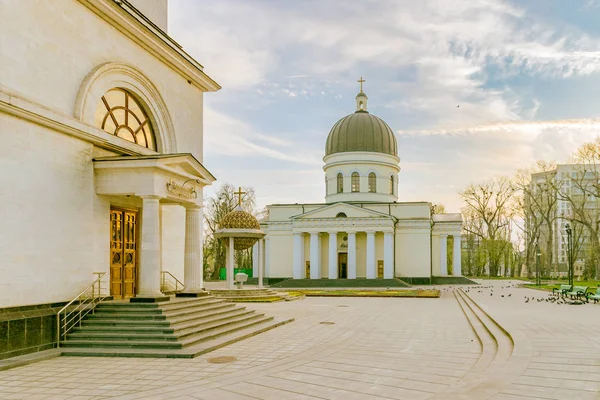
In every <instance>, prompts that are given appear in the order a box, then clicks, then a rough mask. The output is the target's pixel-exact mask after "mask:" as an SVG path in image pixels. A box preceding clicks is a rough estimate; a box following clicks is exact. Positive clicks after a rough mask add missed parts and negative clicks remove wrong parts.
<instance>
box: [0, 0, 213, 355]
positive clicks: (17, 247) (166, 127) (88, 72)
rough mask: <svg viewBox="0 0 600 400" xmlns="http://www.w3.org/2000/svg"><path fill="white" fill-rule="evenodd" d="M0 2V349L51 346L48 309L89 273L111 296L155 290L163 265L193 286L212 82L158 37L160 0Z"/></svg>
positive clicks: (73, 292) (162, 27)
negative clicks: (104, 282)
mask: <svg viewBox="0 0 600 400" xmlns="http://www.w3.org/2000/svg"><path fill="white" fill-rule="evenodd" d="M136 6H138V7H139V8H136ZM144 13H146V14H144ZM1 14H2V15H1V24H2V30H3V32H5V35H7V36H8V37H4V38H3V45H2V46H0V53H1V57H2V58H1V59H2V62H1V63H0V76H1V77H2V80H1V87H0V142H1V143H2V145H1V147H0V175H1V177H2V179H1V181H2V189H0V204H2V208H1V209H0V210H1V211H0V219H1V220H2V226H1V228H0V237H1V239H0V253H1V254H2V258H3V260H2V262H0V310H1V311H2V312H0V317H1V318H0V335H3V337H1V338H0V339H2V340H0V343H2V344H6V345H5V346H4V347H3V348H0V358H4V357H8V356H13V355H18V354H19V353H23V352H28V351H33V350H39V349H42V348H44V346H46V347H47V346H52V341H53V338H52V335H53V333H52V329H53V326H55V324H54V323H53V322H52V317H53V312H54V314H55V310H54V308H56V307H58V306H60V305H61V304H64V303H65V302H67V301H69V300H71V299H73V298H74V297H75V296H77V295H78V293H80V292H81V291H82V289H84V288H85V287H86V286H88V285H89V284H90V283H92V282H93V281H94V280H95V279H96V277H98V276H99V275H101V274H105V276H106V279H107V281H108V285H109V287H108V288H107V290H109V291H110V294H111V295H112V296H113V297H114V298H129V297H147V298H153V297H159V296H162V293H161V275H162V274H163V272H164V271H165V270H170V272H172V274H173V275H175V276H177V277H178V278H179V279H180V280H185V284H186V290H192V291H193V290H199V289H201V287H202V270H201V268H202V246H201V243H202V222H203V221H202V208H201V207H202V199H203V197H202V193H203V187H204V186H206V185H209V184H211V182H213V181H214V180H215V178H214V177H213V176H212V175H211V174H210V172H209V171H208V170H207V169H206V168H205V167H204V166H203V165H202V159H203V141H202V136H203V131H202V129H203V128H202V127H203V102H204V100H203V96H204V93H205V92H213V91H216V90H218V89H219V88H220V87H219V85H218V84H217V83H216V82H215V81H213V80H212V79H211V78H210V77H209V76H208V75H206V74H205V73H204V72H203V67H202V65H200V64H199V63H198V62H197V61H195V60H194V59H193V58H191V57H190V56H189V55H188V54H187V53H185V51H183V49H182V48H181V47H180V46H179V45H178V44H177V43H176V42H175V41H174V40H173V39H172V38H170V37H169V36H168V35H167V33H166V31H167V26H166V23H167V1H166V0H135V1H134V0H131V1H122V0H121V1H113V0H93V1H92V0H61V1H51V2H48V1H18V2H5V3H4V4H2V13H1ZM163 250H164V251H163ZM30 309H31V310H36V311H35V313H33V314H32V315H29V314H27V315H25V316H23V314H21V317H20V318H17V317H15V318H13V319H11V318H12V317H11V315H12V316H14V315H16V314H14V311H15V310H18V311H19V312H21V311H23V310H30ZM39 310H44V311H43V312H42V311H39ZM53 310H54V311H53ZM46 317H47V318H46ZM53 324H54V325H53ZM36 332H37V333H36ZM6 335H8V336H7V337H4V336H6ZM32 349H33V350H32Z"/></svg>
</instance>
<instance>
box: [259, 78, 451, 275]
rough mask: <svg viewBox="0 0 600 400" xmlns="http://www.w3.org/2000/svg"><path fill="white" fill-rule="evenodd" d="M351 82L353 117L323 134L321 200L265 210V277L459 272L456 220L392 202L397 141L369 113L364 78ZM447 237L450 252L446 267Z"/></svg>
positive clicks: (425, 207)
mask: <svg viewBox="0 0 600 400" xmlns="http://www.w3.org/2000/svg"><path fill="white" fill-rule="evenodd" d="M358 82H359V83H360V92H359V93H358V95H357V96H356V110H355V112H354V113H352V114H349V115H347V116H345V117H343V118H341V119H340V120H338V121H337V122H336V123H335V124H334V125H333V127H332V128H331V131H330V132H329V135H328V136H327V140H326V144H325V156H324V157H323V162H324V166H323V171H324V173H325V202H324V203H308V204H273V205H269V206H267V209H268V213H267V216H266V217H265V218H264V219H263V220H262V221H261V229H262V230H263V231H265V232H266V234H267V236H266V238H265V240H266V241H267V242H268V243H269V245H268V246H267V248H266V251H265V263H266V265H267V268H266V276H267V278H290V277H291V278H293V279H311V280H318V279H350V280H352V279H393V278H400V279H402V278H404V279H407V280H409V281H411V282H416V283H429V282H430V281H431V277H434V276H436V277H437V276H447V275H448V271H449V270H451V271H452V273H453V274H454V275H460V273H461V268H460V231H461V225H462V218H461V215H460V214H458V213H456V214H440V215H432V204H431V203H429V202H425V201H423V202H401V201H399V199H400V194H399V193H398V188H399V186H398V174H399V172H400V157H399V156H398V143H397V140H396V136H395V134H394V131H393V130H392V128H390V127H389V126H388V125H387V124H386V123H385V121H383V120H382V119H381V118H379V117H377V116H375V115H373V114H371V113H369V111H368V107H367V105H368V104H367V103H368V97H367V95H366V94H365V93H364V92H363V86H362V84H363V83H364V82H365V80H364V79H362V78H361V79H360V80H359V81H358ZM448 236H450V237H452V238H454V239H453V240H454V241H453V243H454V246H455V249H456V250H455V251H451V252H452V253H453V257H454V258H453V260H452V262H450V263H447V262H446V259H447V257H448V256H447V255H448V251H447V250H446V246H447V243H448V242H447V240H448V239H447V238H448ZM448 264H450V265H448ZM449 268H450V269H449ZM389 283H393V282H389Z"/></svg>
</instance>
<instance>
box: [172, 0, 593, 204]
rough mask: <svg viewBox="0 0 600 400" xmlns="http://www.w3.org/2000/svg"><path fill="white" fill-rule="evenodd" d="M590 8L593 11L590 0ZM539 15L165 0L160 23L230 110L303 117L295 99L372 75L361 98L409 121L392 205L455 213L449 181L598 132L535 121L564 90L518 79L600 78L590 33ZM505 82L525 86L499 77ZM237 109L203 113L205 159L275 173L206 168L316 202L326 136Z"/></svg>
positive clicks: (572, 145)
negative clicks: (230, 158) (251, 107)
mask: <svg viewBox="0 0 600 400" xmlns="http://www.w3.org/2000/svg"><path fill="white" fill-rule="evenodd" d="M582 4H583V3H582ZM586 5H587V6H588V7H589V9H588V10H587V11H588V12H597V9H596V8H594V7H598V6H599V5H600V4H599V3H598V0H588V1H587V3H586ZM540 7H543V5H540ZM592 9H593V10H592ZM556 17H557V18H556V20H558V21H560V15H557V16H556ZM543 18H544V17H543V16H542V15H541V13H536V12H535V11H534V10H533V11H530V10H527V9H526V8H524V7H522V6H512V5H510V4H508V2H506V1H501V0H455V1H448V0H422V1H413V0H363V1H360V2H355V1H352V2H348V1H344V0H340V1H333V0H330V1H327V2H324V1H320V0H305V1H302V2H262V1H259V0H256V1H253V2H245V1H242V0H231V1H225V0H223V1H218V2H214V1H196V0H194V1H192V0H189V1H183V0H172V1H171V2H170V21H169V24H170V33H171V34H173V36H174V37H175V38H176V39H177V40H178V41H179V42H180V43H182V44H183V45H184V48H185V49H186V51H188V52H189V53H190V54H192V55H193V56H194V57H196V58H197V59H198V60H199V61H200V62H201V63H202V64H203V65H205V67H206V69H205V70H206V72H207V73H208V74H209V75H211V76H213V77H214V78H215V79H216V80H217V81H218V82H219V83H221V84H222V85H223V88H224V89H223V92H226V93H227V95H226V96H225V97H226V98H227V99H228V101H229V100H231V103H229V104H227V106H228V107H229V108H228V109H229V110H231V109H234V107H233V106H231V104H235V102H234V100H235V99H236V95H237V94H238V93H245V92H244V91H251V92H252V93H253V94H254V93H257V94H258V95H260V96H259V98H260V100H261V101H264V103H262V102H261V101H258V102H256V104H255V108H256V109H257V110H261V107H263V106H264V105H267V104H268V105H270V106H271V105H273V104H275V105H277V107H286V106H287V104H294V107H297V108H298V112H305V111H306V109H300V105H299V103H301V102H300V101H299V100H300V99H302V98H311V97H315V98H316V99H318V100H319V101H320V102H321V103H319V104H325V101H326V100H327V99H330V100H331V103H332V104H333V103H334V99H341V98H342V97H343V96H342V93H344V95H345V97H346V98H347V97H348V96H347V95H346V93H347V90H345V89H346V88H349V87H350V85H356V83H355V82H354V81H355V80H356V77H357V76H360V75H361V74H362V75H364V76H365V77H366V79H367V80H368V81H369V82H368V83H367V86H366V91H367V93H369V95H370V96H371V94H375V93H373V92H369V90H370V89H371V88H373V87H374V86H376V85H377V83H379V90H380V92H379V93H377V96H371V97H372V100H373V102H372V103H371V104H373V105H377V104H376V101H377V99H378V98H383V97H384V96H383V94H385V95H386V101H387V102H388V104H387V105H386V106H387V107H388V108H387V109H386V110H385V111H386V112H387V113H391V114H393V113H394V111H396V110H397V111H399V112H402V113H403V115H408V116H409V117H410V123H407V125H405V126H412V127H419V130H416V129H412V130H410V129H407V130H404V131H399V146H400V148H399V153H400V155H401V157H402V162H401V167H402V173H401V175H400V184H401V200H430V201H434V202H444V203H446V205H447V206H448V208H449V209H451V210H458V209H459V207H460V204H459V203H460V201H459V198H458V195H457V193H456V192H457V188H461V187H462V186H464V185H465V184H466V183H468V182H469V181H471V180H479V179H485V178H487V177H489V176H492V175H498V174H505V175H511V174H512V173H513V172H514V171H515V170H516V169H517V168H520V167H523V166H527V165H530V164H532V163H533V162H535V161H536V160H538V159H546V160H557V161H566V159H567V157H568V156H569V155H570V153H571V152H572V151H573V150H575V149H576V148H577V147H578V146H579V145H580V144H581V143H583V142H585V141H589V140H590V139H591V138H593V137H594V136H596V135H598V134H600V121H599V120H597V119H588V120H566V121H544V122H534V121H531V120H532V119H534V118H536V117H539V114H540V112H544V113H545V115H547V110H548V109H549V108H550V109H552V107H549V106H551V105H552V103H553V102H554V101H556V98H559V96H561V94H560V93H559V92H557V93H551V94H548V93H543V94H540V93H536V92H535V89H532V88H531V87H530V86H527V85H528V82H527V81H528V80H530V79H531V78H535V79H538V80H539V79H540V78H541V79H544V80H545V81H544V82H545V83H547V84H548V85H551V84H552V83H553V82H561V81H564V80H568V79H573V78H574V77H582V76H586V77H589V76H597V75H598V74H600V39H599V38H598V37H593V36H591V34H586V33H584V32H582V31H581V30H579V29H578V28H577V27H576V26H572V25H568V24H567V23H563V22H560V23H557V22H556V20H552V21H551V22H546V21H545V20H544V19H543ZM354 75H356V77H355V76H354ZM399 77H400V78H401V79H398V78H399ZM515 77H517V78H519V79H520V80H521V81H525V82H524V83H522V86H524V87H525V89H523V88H522V87H511V86H510V84H507V83H506V82H507V81H508V80H510V79H511V78H515ZM371 85H372V86H371ZM353 87H355V86H353ZM371 90H373V89H371ZM383 92H385V93H383ZM223 94H224V93H223ZM221 95H222V94H219V93H218V94H216V95H215V96H221ZM589 98H591V97H589ZM232 99H233V100H232ZM344 101H346V100H344ZM347 101H349V106H350V107H352V106H353V102H352V99H347ZM578 101H581V100H579V99H578V98H574V99H573V104H574V108H576V107H577V104H578V103H577V102H578ZM304 103H308V102H304ZM337 103H338V104H339V102H337ZM314 104H316V102H314V103H313V105H314ZM216 105H217V106H218V105H221V104H219V103H216ZM457 106H458V107H457ZM235 115H236V117H233V114H225V113H224V112H223V111H222V109H221V108H217V107H206V108H205V130H204V131H205V146H204V147H205V153H210V154H217V155H224V156H227V155H234V156H236V157H238V158H239V159H241V160H244V159H250V158H253V157H256V156H260V157H264V158H266V159H269V160H277V162H278V163H279V164H278V165H280V166H281V167H280V168H279V167H278V168H271V169H269V168H262V167H261V168H260V169H259V168H258V167H256V168H253V167H247V168H241V167H238V166H235V167H234V168H235V171H232V168H230V166H229V165H224V164H217V165H215V166H209V168H211V170H213V169H216V173H217V177H218V178H219V181H220V182H224V181H230V179H229V177H231V178H232V179H236V176H237V177H238V178H240V179H242V180H243V182H242V184H249V185H252V186H254V187H255V189H257V193H258V195H259V202H260V199H264V201H265V202H266V203H268V202H302V201H322V200H323V194H322V193H324V187H323V186H324V184H323V173H322V170H321V168H320V167H321V165H322V162H321V159H320V157H321V156H322V154H321V151H322V144H323V143H312V144H311V143H305V142H306V138H305V132H306V131H308V130H315V129H316V128H315V126H313V125H310V123H311V121H310V120H311V119H310V118H307V119H306V120H307V123H306V126H299V127H290V129H296V130H297V131H295V132H294V131H292V132H290V134H286V135H285V136H283V135H274V134H272V133H271V131H270V130H269V129H268V128H269V127H268V126H266V125H262V126H261V124H266V123H268V122H265V121H264V120H261V122H260V123H258V122H251V121H244V120H241V119H240V117H237V115H238V114H235ZM598 115H599V114H595V115H594V116H598ZM557 118H560V116H557ZM334 122H335V121H333V120H332V121H331V123H332V124H333V123H334ZM282 137H285V139H282ZM234 172H235V173H237V174H239V175H235V174H234ZM290 176H293V177H294V178H293V179H290ZM244 182H248V183H244ZM283 187H285V190H283V189H282V188H283Z"/></svg>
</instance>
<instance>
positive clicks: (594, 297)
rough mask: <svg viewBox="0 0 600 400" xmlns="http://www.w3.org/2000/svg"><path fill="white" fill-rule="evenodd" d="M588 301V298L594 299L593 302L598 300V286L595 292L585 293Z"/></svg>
mask: <svg viewBox="0 0 600 400" xmlns="http://www.w3.org/2000/svg"><path fill="white" fill-rule="evenodd" d="M587 299H588V302H589V301H590V299H592V300H594V303H597V302H598V301H600V287H599V288H598V289H596V293H588V295H587Z"/></svg>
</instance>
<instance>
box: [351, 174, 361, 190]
mask: <svg viewBox="0 0 600 400" xmlns="http://www.w3.org/2000/svg"><path fill="white" fill-rule="evenodd" d="M351 186H352V191H353V192H360V175H358V172H353V173H352V185H351Z"/></svg>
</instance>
